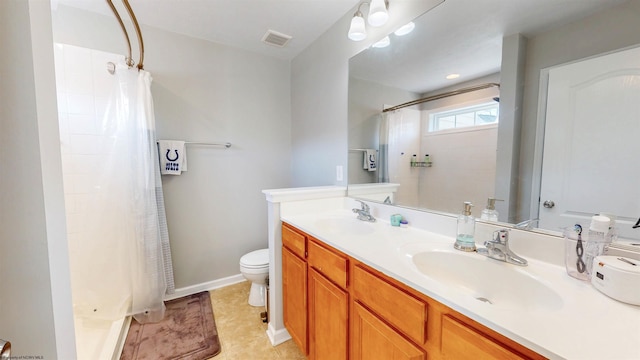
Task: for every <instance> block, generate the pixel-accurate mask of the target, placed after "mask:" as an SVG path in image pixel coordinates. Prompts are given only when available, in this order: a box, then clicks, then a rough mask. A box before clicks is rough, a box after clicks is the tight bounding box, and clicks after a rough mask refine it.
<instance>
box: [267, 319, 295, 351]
mask: <svg viewBox="0 0 640 360" xmlns="http://www.w3.org/2000/svg"><path fill="white" fill-rule="evenodd" d="M267 336H268V337H269V341H271V345H273V346H276V345H280V344H282V343H283V342H285V341H287V340H289V339H291V335H289V332H288V331H287V329H280V330H276V329H274V328H273V327H272V326H271V323H269V326H268V327H267Z"/></svg>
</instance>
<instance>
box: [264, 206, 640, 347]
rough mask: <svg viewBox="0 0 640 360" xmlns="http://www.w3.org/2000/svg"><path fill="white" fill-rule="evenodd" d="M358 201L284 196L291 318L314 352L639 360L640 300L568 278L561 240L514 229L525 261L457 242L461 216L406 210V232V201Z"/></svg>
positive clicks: (285, 282) (484, 231)
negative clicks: (402, 204) (398, 220)
mask: <svg viewBox="0 0 640 360" xmlns="http://www.w3.org/2000/svg"><path fill="white" fill-rule="evenodd" d="M354 207H359V205H358V204H357V203H356V201H355V200H353V199H350V198H348V197H334V198H325V199H315V200H305V201H291V202H281V203H280V209H279V211H280V213H279V216H278V218H277V221H276V219H273V220H274V224H275V223H277V231H276V233H277V234H278V235H279V237H278V239H277V242H274V243H275V244H276V245H277V248H272V249H271V250H272V252H273V253H274V254H278V253H281V255H282V266H281V270H282V274H281V276H280V278H281V280H282V302H281V303H282V304H281V305H282V306H283V307H282V312H283V317H284V326H286V329H287V331H288V333H289V334H290V335H291V337H292V338H293V339H294V340H295V341H296V343H297V344H298V345H299V347H300V348H301V349H302V350H303V352H304V353H305V354H307V355H308V357H309V358H310V359H327V358H330V359H346V358H349V359H372V358H402V359H427V358H428V359H464V358H473V359H479V358H487V359H495V358H505V359H518V358H523V359H540V358H551V359H563V358H564V359H639V358H640V346H638V341H639V339H640V321H638V319H640V307H638V306H633V305H628V304H624V303H621V302H618V301H615V300H613V299H611V298H608V297H607V296H605V295H603V294H602V293H600V292H599V291H597V290H596V289H594V288H593V287H592V286H591V284H589V283H587V282H582V281H579V280H576V279H574V278H571V277H569V276H568V275H567V274H566V271H565V269H564V265H563V259H564V246H563V241H562V238H558V237H557V236H551V235H543V234H536V233H531V232H526V231H521V230H515V229H513V230H511V242H512V249H513V250H514V251H515V252H516V253H517V254H518V255H520V256H522V257H524V258H526V259H527V260H528V262H529V264H528V266H526V267H520V266H515V265H512V264H507V263H503V262H499V261H495V260H493V259H489V258H486V257H483V256H481V255H478V254H475V253H463V252H459V251H456V250H454V249H453V241H454V234H455V217H450V216H449V217H448V216H445V215H441V214H433V213H432V214H427V213H424V212H412V211H411V210H410V209H401V211H402V212H403V215H405V217H406V218H408V219H409V223H410V226H409V228H399V227H392V226H390V223H389V221H388V219H389V215H390V214H393V213H395V212H398V211H399V209H398V208H396V207H391V206H385V205H383V204H372V215H373V216H374V217H376V218H377V221H376V222H374V223H367V222H363V221H360V220H357V219H356V215H355V214H353V212H352V211H351V208H354ZM499 225H500V224H486V223H480V224H479V227H478V229H477V232H476V236H477V238H478V240H477V241H478V246H479V247H481V246H482V239H484V238H488V237H489V236H491V233H492V232H493V231H494V230H497V229H499V228H500V226H499ZM271 245H272V243H270V246H271ZM275 256H277V255H275ZM271 326H272V324H271V323H270V327H271Z"/></svg>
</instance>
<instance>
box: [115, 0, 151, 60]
mask: <svg viewBox="0 0 640 360" xmlns="http://www.w3.org/2000/svg"><path fill="white" fill-rule="evenodd" d="M106 1H107V4H109V7H110V8H111V11H113V14H114V15H115V16H116V18H117V19H118V23H119V24H120V28H121V29H122V32H123V33H124V37H125V39H126V40H127V50H128V51H129V56H126V57H125V63H126V64H127V66H128V67H132V66H133V65H134V64H135V63H134V61H133V57H132V56H131V40H130V39H129V33H128V32H127V28H126V27H125V26H124V22H123V21H122V17H120V14H119V13H118V10H117V9H116V7H115V6H114V5H113V2H112V0H106ZM122 4H124V7H125V8H126V9H127V12H128V13H129V17H130V18H131V22H133V26H134V27H135V30H136V35H137V36H138V46H139V48H140V61H138V70H142V69H144V64H143V61H144V42H143V41H142V32H141V31H140V25H138V19H137V18H136V15H135V14H134V13H133V9H132V8H131V5H130V4H129V0H122Z"/></svg>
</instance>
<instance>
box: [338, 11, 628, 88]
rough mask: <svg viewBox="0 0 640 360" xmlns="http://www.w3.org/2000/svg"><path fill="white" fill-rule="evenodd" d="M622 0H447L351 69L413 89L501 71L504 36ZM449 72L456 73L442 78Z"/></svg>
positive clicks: (534, 31) (356, 73)
mask: <svg viewBox="0 0 640 360" xmlns="http://www.w3.org/2000/svg"><path fill="white" fill-rule="evenodd" d="M626 1H629V0H535V1H534V0H446V1H445V2H444V3H442V4H440V5H438V6H437V7H435V8H434V9H432V10H430V11H429V12H427V13H425V14H424V15H422V16H421V17H419V18H418V19H417V20H416V21H415V22H416V29H415V30H414V31H413V32H412V33H411V34H409V35H407V36H404V37H396V36H394V35H391V36H390V38H391V46H388V47H386V48H382V49H375V48H370V49H367V50H366V51H364V52H362V53H360V54H358V55H357V56H355V57H353V58H352V59H351V61H350V63H349V74H350V76H352V77H356V78H360V79H365V80H368V81H372V82H375V83H379V84H384V85H387V86H391V87H394V88H398V89H405V90H409V91H413V92H416V93H425V92H429V91H433V90H437V89H441V88H445V87H449V86H453V85H456V84H458V83H462V82H465V81H469V80H474V79H476V78H479V77H482V76H485V75H490V74H493V73H497V72H499V71H500V66H501V62H502V39H503V37H504V36H508V35H512V34H517V33H521V34H523V35H525V36H527V37H532V36H535V35H538V34H540V33H543V32H546V31H548V30H550V29H552V28H554V27H558V26H561V25H564V24H568V23H570V22H573V21H577V20H579V19H582V18H584V17H587V16H589V15H592V14H594V13H595V12H598V11H601V10H603V9H606V8H609V7H613V6H616V5H619V4H621V3H624V2H626ZM630 1H636V0H630ZM471 4H473V5H474V6H471ZM451 73H458V74H460V77H459V78H458V79H456V80H447V79H445V76H446V75H448V74H451Z"/></svg>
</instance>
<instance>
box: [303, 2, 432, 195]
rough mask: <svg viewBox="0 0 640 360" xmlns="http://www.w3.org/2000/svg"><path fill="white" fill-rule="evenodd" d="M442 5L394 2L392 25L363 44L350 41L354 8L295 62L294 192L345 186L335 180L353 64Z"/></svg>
mask: <svg viewBox="0 0 640 360" xmlns="http://www.w3.org/2000/svg"><path fill="white" fill-rule="evenodd" d="M438 3H440V1H439V0H423V1H411V2H410V1H403V2H392V3H391V5H390V8H389V13H390V21H389V23H387V24H386V25H385V26H383V27H381V28H377V29H376V28H371V27H368V28H367V31H368V35H369V36H368V37H367V39H366V40H364V41H362V42H353V41H351V40H349V39H348V38H347V30H348V29H349V23H350V21H351V18H352V16H353V13H354V12H355V8H354V9H352V11H349V12H347V14H345V16H344V17H343V18H342V19H340V20H339V21H337V22H336V24H334V25H333V27H331V28H330V29H329V30H328V31H327V32H325V33H324V34H323V35H322V36H321V37H320V38H318V40H316V41H315V42H314V43H313V44H311V46H309V47H308V48H307V49H305V50H304V51H303V52H302V53H301V54H300V55H298V56H297V57H296V58H295V59H293V61H292V64H291V66H292V69H291V76H292V77H291V119H292V120H291V131H292V146H293V155H292V156H293V158H292V171H293V174H292V175H293V177H292V179H293V180H292V181H293V183H292V185H293V186H316V185H331V184H335V185H346V184H347V178H346V177H345V178H344V180H343V181H337V180H336V166H337V165H342V166H346V165H347V152H348V149H347V112H348V110H347V108H348V105H347V104H348V83H349V58H350V57H352V56H353V55H355V54H357V53H358V52H360V51H361V50H363V49H364V48H366V47H367V46H369V45H370V44H372V43H373V42H375V41H377V40H379V39H380V38H382V37H384V36H385V35H386V34H388V33H390V32H391V31H392V30H395V29H397V28H398V27H400V26H401V25H404V24H406V23H407V22H409V21H410V20H412V19H414V18H415V17H416V16H418V15H420V14H422V13H423V12H425V11H427V10H428V9H431V8H432V7H433V6H435V5H436V4H438ZM345 173H346V172H345Z"/></svg>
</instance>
